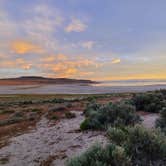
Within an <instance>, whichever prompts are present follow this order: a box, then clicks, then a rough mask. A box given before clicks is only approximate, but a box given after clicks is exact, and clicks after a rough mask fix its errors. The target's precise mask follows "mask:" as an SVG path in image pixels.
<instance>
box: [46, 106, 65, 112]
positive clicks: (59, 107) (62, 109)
mask: <svg viewBox="0 0 166 166" xmlns="http://www.w3.org/2000/svg"><path fill="white" fill-rule="evenodd" d="M66 109H67V108H66V107H65V106H61V105H57V106H54V107H51V108H49V110H48V111H49V113H51V112H59V111H65V110H66Z"/></svg>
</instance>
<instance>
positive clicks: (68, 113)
mask: <svg viewBox="0 0 166 166" xmlns="http://www.w3.org/2000/svg"><path fill="white" fill-rule="evenodd" d="M65 116H66V118H68V119H71V118H75V117H76V114H75V113H73V112H66V113H65Z"/></svg>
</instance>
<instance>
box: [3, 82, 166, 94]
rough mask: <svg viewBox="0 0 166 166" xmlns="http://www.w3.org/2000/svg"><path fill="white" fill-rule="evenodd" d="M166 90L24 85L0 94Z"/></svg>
mask: <svg viewBox="0 0 166 166" xmlns="http://www.w3.org/2000/svg"><path fill="white" fill-rule="evenodd" d="M159 89H166V85H146V86H92V85H89V86H88V85H78V84H72V85H71V84H70V85H41V86H36V85H34V86H33V85H31V86H28V85H24V86H0V94H102V93H125V92H145V91H154V90H159Z"/></svg>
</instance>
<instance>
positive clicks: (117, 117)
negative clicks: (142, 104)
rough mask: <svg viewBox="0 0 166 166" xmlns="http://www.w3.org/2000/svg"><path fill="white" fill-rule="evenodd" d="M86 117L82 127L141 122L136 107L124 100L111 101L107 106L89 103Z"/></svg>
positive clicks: (105, 126)
mask: <svg viewBox="0 0 166 166" xmlns="http://www.w3.org/2000/svg"><path fill="white" fill-rule="evenodd" d="M85 114H86V119H85V121H84V122H82V124H81V126H80V127H81V129H83V130H85V129H105V128H107V127H108V126H109V125H111V126H123V125H134V124H135V123H138V122H140V117H139V116H138V115H137V114H136V111H135V107H134V106H132V105H130V104H126V103H124V102H117V103H114V104H112V103H109V104H107V105H105V106H102V105H98V104H93V105H91V106H89V105H88V107H87V109H86V111H85Z"/></svg>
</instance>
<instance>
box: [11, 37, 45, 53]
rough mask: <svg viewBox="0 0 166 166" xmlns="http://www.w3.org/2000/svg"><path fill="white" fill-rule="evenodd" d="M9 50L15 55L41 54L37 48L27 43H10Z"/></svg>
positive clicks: (20, 41) (19, 41)
mask: <svg viewBox="0 0 166 166" xmlns="http://www.w3.org/2000/svg"><path fill="white" fill-rule="evenodd" d="M11 50H12V51H14V53H16V54H26V53H42V52H43V50H42V48H40V47H39V46H36V45H35V44H32V43H31V42H27V41H22V40H18V41H13V42H12V43H11Z"/></svg>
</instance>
